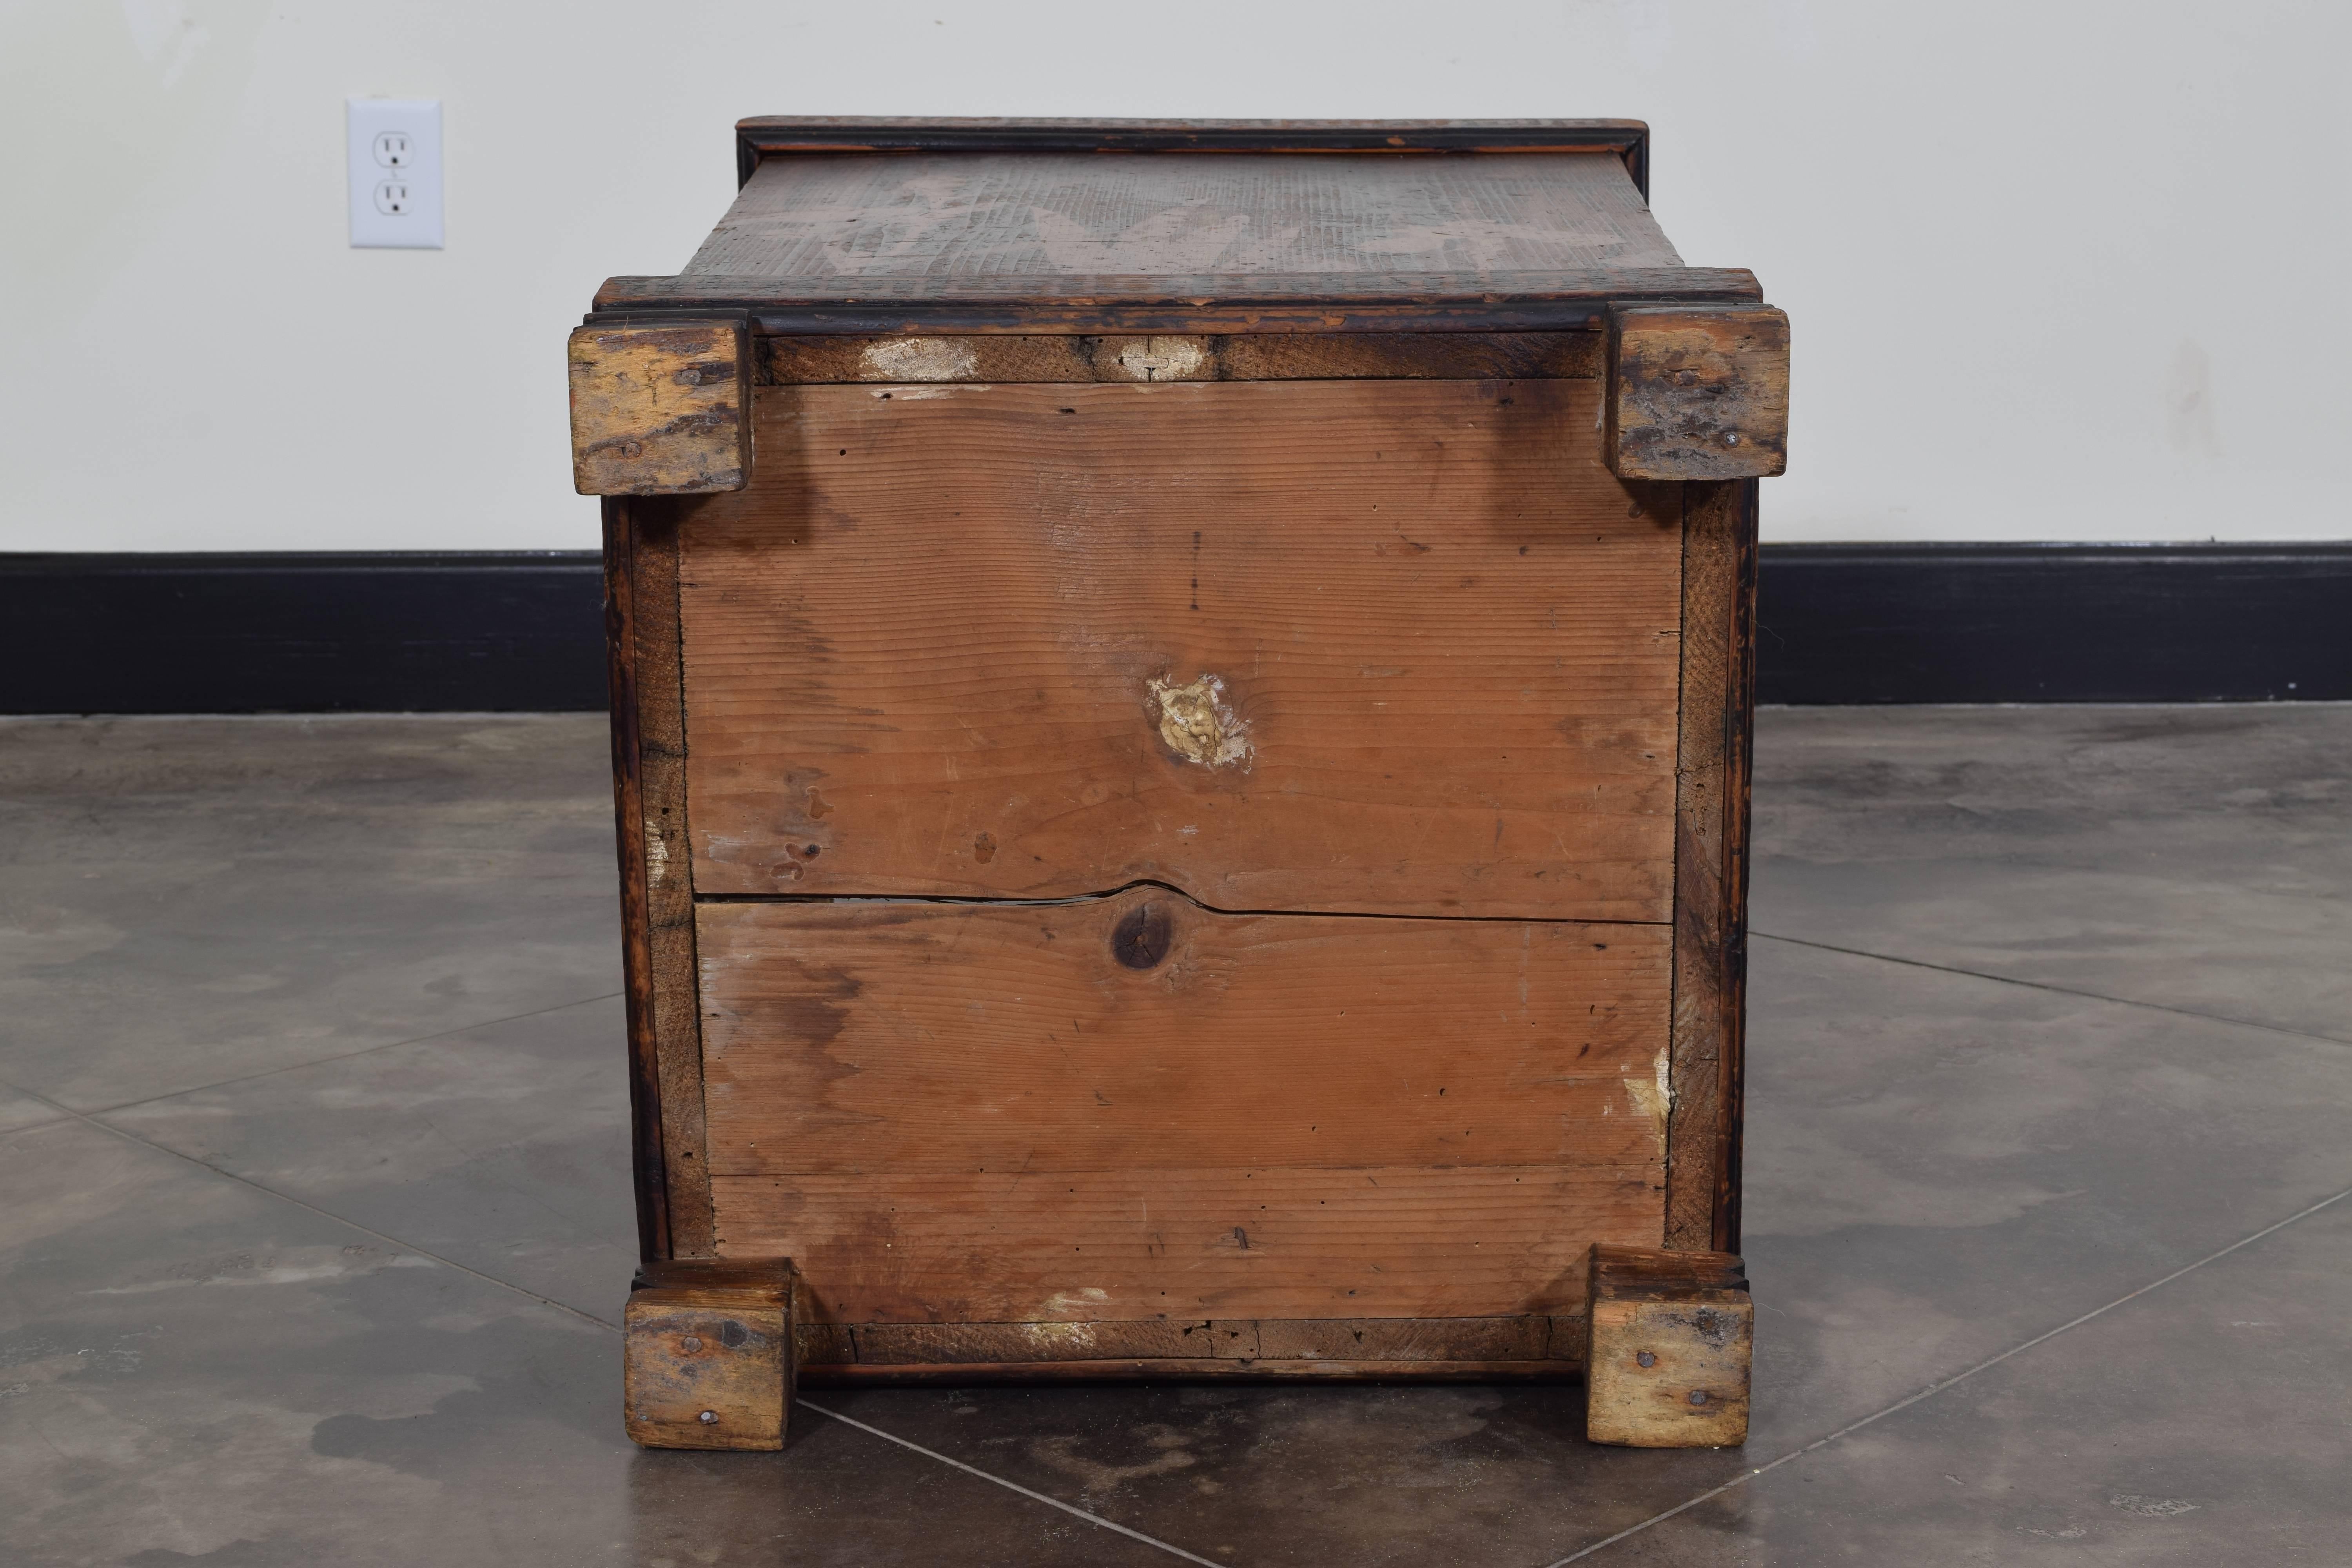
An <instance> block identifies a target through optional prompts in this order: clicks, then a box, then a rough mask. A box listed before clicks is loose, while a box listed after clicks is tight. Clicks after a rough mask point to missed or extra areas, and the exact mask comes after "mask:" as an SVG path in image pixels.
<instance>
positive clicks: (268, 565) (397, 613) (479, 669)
mask: <svg viewBox="0 0 2352 1568" xmlns="http://www.w3.org/2000/svg"><path fill="white" fill-rule="evenodd" d="M602 707H604V568H603V566H602V564H601V563H600V562H599V560H598V558H597V555H596V553H595V552H593V551H560V552H555V551H551V552H531V553H522V552H455V553H448V554H423V553H409V552H373V551H368V552H332V553H324V552H322V553H317V554H312V553H300V554H294V553H285V554H279V553H268V554H217V555H8V556H0V712H8V713H338V712H469V711H482V710H490V711H497V710H505V711H516V710H562V709H574V710H577V709H597V708H602Z"/></svg>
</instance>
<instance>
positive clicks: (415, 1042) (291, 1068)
mask: <svg viewBox="0 0 2352 1568" xmlns="http://www.w3.org/2000/svg"><path fill="white" fill-rule="evenodd" d="M627 994H628V993H627V992H625V991H607V992H604V993H603V994H600V995H595V996H580V997H575V998H573V999H572V1001H569V1002H557V1003H554V1004H552V1005H549V1006H545V1007H534V1008H532V1009H531V1010H530V1012H528V1013H509V1014H508V1015H507V1016H505V1017H502V1018H485V1019H482V1020H481V1021H480V1022H478V1023H473V1024H460V1025H458V1026H457V1027H456V1028H454V1029H443V1030H441V1031H440V1032H439V1033H438V1034H432V1035H419V1036H417V1037H415V1038H414V1039H407V1040H384V1041H381V1042H379V1043H378V1044H375V1045H373V1046H362V1047H360V1048H359V1049H358V1050H355V1051H345V1052H343V1053H342V1054H341V1055H340V1056H331V1057H319V1058H314V1059H312V1060H310V1061H307V1062H289V1063H288V1064H287V1065H286V1066H284V1067H276V1068H262V1069H261V1070H260V1071H259V1072H248V1073H240V1074H239V1075H237V1076H236V1078H225V1079H220V1080H219V1081H218V1082H215V1083H200V1084H195V1085H193V1086H191V1087H190V1088H187V1089H173V1090H172V1091H171V1092H169V1093H167V1094H151V1095H148V1096H147V1097H146V1098H145V1099H143V1100H123V1101H122V1102H121V1103H120V1104H117V1105H101V1106H100V1107H99V1108H98V1109H96V1110H73V1109H72V1108H71V1107H68V1106H66V1105H63V1104H61V1103H60V1102H59V1101H57V1100H51V1099H49V1098H48V1097H47V1095H41V1094H34V1092H33V1091H32V1090H31V1089H25V1088H22V1087H21V1086H18V1085H16V1084H8V1085H5V1087H6V1088H10V1089H16V1092H17V1093H19V1094H25V1095H31V1096H32V1097H33V1098H34V1099H36V1100H39V1101H41V1103H42V1104H44V1105H56V1106H58V1109H59V1110H64V1111H66V1113H67V1114H68V1115H71V1116H111V1115H113V1114H114V1113H115V1112H116V1111H118V1110H136V1109H138V1108H139V1107H140V1106H142V1105H153V1104H155V1103H156V1102H157V1101H158V1100H177V1099H179V1098H180V1096H182V1095H184V1094H206V1093H209V1092H211V1091H212V1090H214V1089H227V1088H229V1087H230V1086H231V1085H233V1084H240V1083H251V1082H253V1081H254V1080H255V1079H264V1078H275V1077H277V1076H278V1074H279V1073H282V1072H300V1071H301V1070H302V1069H303V1068H318V1067H325V1066H327V1065H328V1064H329V1063H331V1062H348V1061H352V1060H355V1059H357V1058H361V1057H363V1056H367V1055H369V1054H371V1053H372V1052H375V1051H394V1050H398V1049H399V1048H400V1047H403V1046H423V1045H430V1044H431V1043H432V1042H433V1041H435V1040H446V1039H448V1038H450V1037H452V1036H455V1035H466V1034H471V1033H472V1032H473V1031H474V1030H476V1029H494V1028H497V1027H498V1026H499V1025H500V1024H513V1023H518V1022H520V1021H521V1020H522V1019H525V1018H538V1017H543V1016H546V1015H547V1014H550V1013H561V1012H562V1011H563V1010H564V1009H565V1008H566V1007H585V1006H587V1005H589V1004H590V1003H592V1002H610V1001H612V1000H613V999H614V997H616V996H625V995H627Z"/></svg>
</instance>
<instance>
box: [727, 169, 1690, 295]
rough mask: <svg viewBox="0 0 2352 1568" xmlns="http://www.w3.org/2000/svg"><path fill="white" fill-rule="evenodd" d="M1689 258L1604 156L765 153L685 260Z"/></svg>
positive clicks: (1147, 268)
mask: <svg viewBox="0 0 2352 1568" xmlns="http://www.w3.org/2000/svg"><path fill="white" fill-rule="evenodd" d="M1681 266H1682V258H1681V257H1679V256H1677V255H1675V249H1674V247H1673V246H1672V245H1670V244H1668V243H1667V241H1666V237H1665V235H1664V233H1663V232H1662V231H1661V230H1660V229H1659V227H1658V226H1657V223H1656V221H1655V220H1654V219H1653V218H1652V217H1651V216H1650V211H1649V207H1648V205H1646V204H1645V203H1644V202H1643V199H1642V194H1641V192H1640V191H1638V190H1637V189H1635V188H1634V185H1633V179H1632V178H1631V176H1630V175H1629V174H1627V172H1626V168H1625V164H1624V162H1623V160H1622V158H1620V157H1618V156H1616V155H1614V154H1613V153H1605V152H1592V153H1514V154H1512V155H1510V156H1507V157H1456V158H1431V157H1427V156H1422V155H1415V154H1412V153H1240V154H1218V153H1193V154H1187V155H1185V156H1181V157H1170V156H1167V155H1165V154H1155V153H1051V152H1045V153H1021V154H1019V155H1015V156H977V157H976V156H973V155H971V154H969V153H894V154H890V155H887V156H876V155H873V154H870V153H795V154H793V155H791V156H789V157H774V158H768V159H765V160H763V161H762V162H761V164H760V166H759V167H758V168H757V169H755V170H754V171H753V172H752V174H751V178H750V179H749V180H748V181H746V182H745V183H744V185H743V188H742V190H741V191H740V193H739V194H738V195H737V196H736V198H735V203H734V205H732V206H730V208H729V209H728V211H727V215H726V216H724V217H722V218H720V219H719V224H718V226H717V227H715V228H713V229H712V230H711V232H710V237H709V238H708V239H706V240H705V241H704V242H703V244H702V247H701V248H700V249H698V250H697V251H696V252H695V255H694V258H693V259H692V260H691V261H689V262H688V264H687V267H686V269H685V270H686V273H687V275H688V276H715V277H730V278H743V277H764V278H771V279H795V280H797V279H812V280H823V281H825V282H828V283H830V282H834V281H836V280H841V279H855V280H856V281H858V282H860V283H865V282H881V281H897V282H904V281H906V280H909V279H919V280H920V281H922V282H923V283H924V284H926V285H942V284H943V285H949V286H952V287H957V288H959V289H963V290H967V291H969V290H972V289H982V290H985V291H988V292H991V293H994V294H998V295H1003V296H1013V295H1021V294H1027V293H1033V292H1035V291H1036V287H1037V283H1038V281H1039V280H1045V279H1063V278H1071V277H1086V278H1103V277H1130V278H1139V279H1142V278H1197V279H1222V280H1224V281H1223V283H1222V284H1221V285H1220V286H1219V287H1217V288H1213V289H1208V290H1206V292H1209V293H1220V292H1225V291H1228V290H1229V289H1231V288H1233V287H1234V286H1252V287H1261V288H1262V287H1265V284H1264V282H1263V281H1262V280H1264V279H1320V280H1322V282H1323V285H1324V286H1325V287H1328V285H1329V283H1330V282H1331V281H1333V280H1335V279H1337V280H1345V279H1351V278H1353V277H1356V276H1359V275H1376V276H1381V277H1397V276H1404V277H1412V276H1417V275H1423V274H1436V275H1454V276H1469V277H1477V278H1482V279H1486V280H1487V281H1488V284H1489V287H1490V289H1497V290H1507V289H1508V288H1509V283H1508V281H1507V280H1508V279H1510V278H1511V277H1512V276H1513V275H1515V274H1522V273H1531V274H1544V273H1559V272H1572V271H1585V270H1591V269H1625V270H1634V271H1640V270H1654V269H1664V268H1680V267H1681ZM1279 287H1283V288H1288V287H1291V286H1290V285H1282V286H1279ZM1310 291H1311V290H1310Z"/></svg>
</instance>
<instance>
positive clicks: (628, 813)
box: [604, 496, 670, 1261]
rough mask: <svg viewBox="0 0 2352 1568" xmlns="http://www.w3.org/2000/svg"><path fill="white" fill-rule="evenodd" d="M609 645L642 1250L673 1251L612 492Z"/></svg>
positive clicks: (629, 667)
mask: <svg viewBox="0 0 2352 1568" xmlns="http://www.w3.org/2000/svg"><path fill="white" fill-rule="evenodd" d="M634 543H635V539H634V533H633V530H632V529H631V527H630V519H629V503H628V502H627V501H625V500H622V499H620V498H619V497H616V496H607V497H605V498H604V644H605V649H606V654H607V658H609V660H610V677H609V679H610V681H611V688H612V691H611V701H612V712H613V825H614V835H615V837H616V838H617V840H618V845H617V847H618V851H619V856H620V862H621V969H622V973H623V976H624V980H623V984H624V988H625V995H626V1009H627V1014H628V1028H629V1166H630V1173H631V1176H632V1179H633V1181H634V1184H635V1190H636V1198H637V1254H638V1256H639V1257H640V1258H644V1259H646V1260H648V1261H650V1260H653V1259H656V1258H667V1257H668V1256H669V1254H670V1239H669V1194H668V1192H667V1187H666V1184H665V1182H664V1179H663V1177H664V1173H665V1171H666V1169H667V1166H666V1165H665V1163H664V1161H663V1159H662V1125H661V1116H660V1106H661V1068H660V1065H659V1059H658V1058H657V1056H656V1052H655V1048H654V1022H653V959H652V955H651V953H650V952H649V951H648V946H647V941H646V860H645V836H644V832H643V830H642V829H641V828H639V827H638V826H637V824H639V823H641V822H643V821H644V820H645V805H644V787H643V782H642V775H641V773H639V770H638V765H637V763H638V754H639V748H638V742H637V659H636V616H635V598H636V595H635V577H634V573H633V570H632V567H633V548H632V547H633V545H634Z"/></svg>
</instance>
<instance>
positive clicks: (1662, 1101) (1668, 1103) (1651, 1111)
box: [1603, 1049, 1675, 1160]
mask: <svg viewBox="0 0 2352 1568" xmlns="http://www.w3.org/2000/svg"><path fill="white" fill-rule="evenodd" d="M1666 1068H1667V1057H1666V1052H1665V1051H1664V1049H1661V1050H1660V1051H1659V1052H1658V1063H1657V1077H1656V1078H1655V1079H1646V1078H1628V1079H1619V1080H1618V1081H1619V1082H1621V1083H1622V1084H1623V1085H1624V1086H1625V1099H1626V1100H1628V1101H1629V1102H1630V1103H1631V1104H1632V1105H1633V1110H1635V1111H1636V1112H1637V1113H1638V1114H1640V1115H1643V1116H1646V1117H1648V1118H1649V1119H1650V1122H1651V1125H1652V1126H1653V1127H1654V1128H1655V1129H1656V1131H1657V1135H1658V1157H1659V1158H1660V1159H1662V1160H1663V1159H1664V1158H1665V1154H1666V1113H1667V1112H1668V1111H1670V1110H1673V1109H1674V1104H1675V1095H1674V1090H1673V1089H1671V1088H1670V1087H1668V1083H1669V1080H1668V1079H1667V1076H1666ZM1603 1109H1604V1110H1605V1109H1606V1108H1605V1107H1604V1108H1603Z"/></svg>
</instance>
